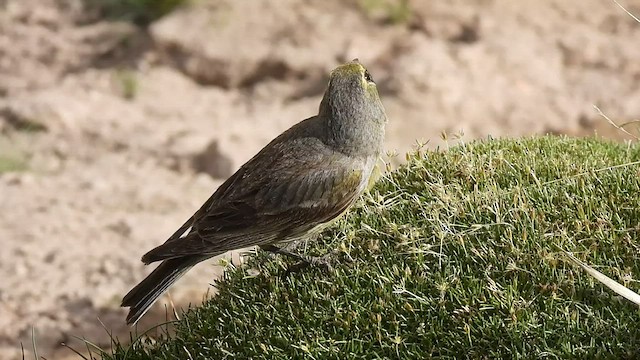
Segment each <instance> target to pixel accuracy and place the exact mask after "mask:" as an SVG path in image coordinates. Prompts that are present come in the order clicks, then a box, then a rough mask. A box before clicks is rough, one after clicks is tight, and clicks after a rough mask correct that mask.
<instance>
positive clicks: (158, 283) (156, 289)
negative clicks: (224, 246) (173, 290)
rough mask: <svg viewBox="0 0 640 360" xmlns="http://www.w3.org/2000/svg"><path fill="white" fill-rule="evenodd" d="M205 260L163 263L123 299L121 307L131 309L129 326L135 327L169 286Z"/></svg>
mask: <svg viewBox="0 0 640 360" xmlns="http://www.w3.org/2000/svg"><path fill="white" fill-rule="evenodd" d="M204 259H206V257H202V256H185V257H181V258H175V259H169V260H165V261H163V262H162V263H161V264H160V266H158V267H157V268H156V269H155V270H153V272H152V273H151V274H149V276H147V277H146V278H145V279H144V280H142V281H141V282H140V283H139V284H138V285H136V286H135V287H134V288H133V289H131V291H129V293H128V294H127V295H125V296H124V298H123V299H122V305H121V306H123V307H126V306H128V307H130V308H129V315H127V324H129V325H134V324H135V323H136V322H138V320H140V318H141V317H142V316H143V315H144V314H145V313H146V312H147V310H149V308H150V307H151V305H153V303H155V302H156V300H158V298H159V297H160V296H161V295H162V294H164V292H165V291H167V289H168V288H169V286H171V285H172V284H173V283H174V282H176V280H178V279H179V278H180V277H182V275H184V274H185V273H186V272H187V271H189V269H191V268H192V267H193V266H194V265H195V264H197V263H199V262H200V261H202V260H204Z"/></svg>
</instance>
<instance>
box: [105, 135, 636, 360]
mask: <svg viewBox="0 0 640 360" xmlns="http://www.w3.org/2000/svg"><path fill="white" fill-rule="evenodd" d="M408 160H409V161H408V164H407V165H406V166H403V167H401V168H400V169H399V170H397V171H395V172H393V173H392V174H390V175H389V176H387V177H385V178H383V179H382V180H381V181H380V182H379V183H378V184H377V186H376V187H375V189H373V190H372V192H371V194H370V195H367V196H365V197H364V201H361V202H359V204H358V205H357V206H356V208H355V209H353V210H352V211H351V212H350V213H349V215H348V216H347V217H345V218H344V219H343V220H341V221H340V222H339V224H338V225H337V226H334V227H333V228H332V229H330V230H328V231H326V232H325V233H323V236H322V239H321V240H320V241H319V242H317V243H313V244H310V246H311V248H309V249H308V251H307V253H311V254H322V253H324V252H326V251H327V250H328V249H336V248H337V249H342V250H343V251H344V253H345V254H349V255H350V256H351V257H352V258H353V259H354V261H353V262H344V263H342V264H341V265H338V266H337V267H336V269H335V272H334V273H332V274H328V273H324V272H322V271H320V270H315V269H313V270H308V271H304V272H301V273H297V274H292V275H289V276H283V274H284V273H285V267H286V266H287V264H286V263H284V261H287V260H284V259H282V258H279V257H278V258H272V257H269V256H267V255H266V254H264V253H263V252H259V253H258V255H257V256H255V257H253V258H251V259H250V260H249V262H248V264H247V265H244V266H241V267H238V268H235V269H230V270H229V271H228V272H227V274H226V276H225V278H224V279H223V280H221V281H220V282H219V283H217V285H216V286H217V288H218V290H219V293H218V295H217V296H216V297H215V298H213V299H212V300H210V301H208V302H207V303H206V304H204V305H203V306H202V307H200V308H197V309H195V310H193V311H189V312H188V313H187V314H185V316H184V317H183V319H182V320H181V321H180V322H178V323H177V324H176V332H175V334H173V335H171V336H170V337H166V336H164V337H161V338H160V339H156V340H153V341H152V340H151V339H150V338H147V337H140V338H138V339H136V341H135V342H134V343H133V345H131V346H129V345H121V344H117V343H116V344H115V345H114V350H113V351H114V354H113V355H109V356H112V357H113V358H115V359H202V358H210V359H223V358H233V357H235V358H251V359H290V358H309V359H377V358H415V359H422V358H427V357H443V358H472V359H478V358H557V357H562V358H565V357H573V358H640V310H639V309H638V307H637V306H635V305H633V304H632V303H630V302H628V301H626V300H625V299H622V298H620V297H619V296H616V295H615V294H614V293H612V292H611V291H609V290H608V289H606V288H605V287H604V286H602V285H601V284H600V283H598V282H596V281H595V280H593V278H591V277H590V276H589V275H587V274H586V273H584V272H582V271H581V270H580V269H579V268H578V267H576V266H574V265H572V264H571V263H569V262H568V260H567V259H566V257H565V256H564V255H563V253H562V251H561V249H564V250H567V251H571V252H574V254H575V255H576V257H578V258H579V259H581V260H583V261H585V262H586V263H588V264H590V265H592V266H593V267H595V268H596V269H598V270H599V271H601V272H603V273H605V274H607V275H609V276H610V277H612V278H614V279H615V280H617V281H619V282H621V283H623V284H626V285H628V286H629V287H630V288H631V289H633V290H635V291H638V289H639V288H640V283H638V281H637V280H639V279H640V261H639V260H638V259H639V257H640V240H638V232H639V230H640V226H639V224H640V173H639V171H640V167H639V166H638V165H637V164H635V163H632V162H636V161H638V160H640V147H639V146H636V145H633V146H627V145H622V144H617V143H609V142H605V141H602V140H597V139H569V138H562V137H540V138H530V139H517V140H491V141H483V142H476V143H472V144H467V145H462V146H457V147H454V148H452V149H450V150H448V151H445V152H441V151H423V152H419V153H415V154H413V155H410V156H409V158H408ZM345 256H346V255H345ZM634 279H635V280H634ZM107 357H108V356H107Z"/></svg>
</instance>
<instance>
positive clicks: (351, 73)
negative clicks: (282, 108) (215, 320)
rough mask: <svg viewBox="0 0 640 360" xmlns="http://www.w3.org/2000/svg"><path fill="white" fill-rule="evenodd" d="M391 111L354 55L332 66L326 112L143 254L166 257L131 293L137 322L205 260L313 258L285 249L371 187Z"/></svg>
mask: <svg viewBox="0 0 640 360" xmlns="http://www.w3.org/2000/svg"><path fill="white" fill-rule="evenodd" d="M387 121H388V120H387V115H386V112H385V109H384V106H383V105H382V101H381V100H380V96H379V94H378V90H377V86H376V83H375V82H374V80H373V78H372V77H371V74H370V73H369V71H368V70H367V69H366V68H365V67H364V66H363V65H362V64H361V63H360V62H359V61H358V59H354V60H352V61H350V62H347V63H344V64H341V65H339V66H338V67H336V68H335V69H333V70H332V71H331V72H330V74H329V81H328V85H327V87H326V90H325V92H324V95H323V97H322V100H321V102H320V106H319V109H318V113H317V115H315V116H311V117H309V118H307V119H305V120H302V121H301V122H299V123H297V124H295V125H293V126H292V127H291V128H289V129H288V130H286V131H285V132H283V133H282V134H280V135H279V136H277V137H276V138H275V139H273V140H272V141H271V142H270V143H268V144H267V145H266V146H265V147H264V148H263V149H262V150H261V151H260V152H258V153H257V154H256V155H255V156H254V157H253V158H251V159H250V160H249V161H247V162H246V163H245V164H244V165H242V166H241V167H240V168H239V169H238V171H237V172H235V173H234V174H233V175H231V177H229V178H228V179H227V180H226V181H225V182H224V183H223V184H222V185H220V186H219V187H218V188H217V190H216V191H215V192H214V193H213V195H211V197H209V199H208V200H207V201H206V202H205V203H204V204H203V205H202V206H201V207H200V208H199V209H198V210H197V211H196V212H195V214H193V216H191V217H190V218H189V219H188V220H187V221H185V223H184V224H183V225H182V226H181V227H180V228H179V229H178V230H177V231H175V233H173V235H171V236H170V237H169V239H168V240H166V242H165V243H163V244H162V245H160V246H158V247H156V248H154V249H152V250H150V251H149V252H147V253H146V254H144V255H143V256H142V262H143V263H144V264H145V265H148V264H151V263H154V262H160V265H159V266H158V267H156V268H155V269H154V270H153V271H152V272H151V273H150V274H149V275H148V276H147V277H146V278H145V279H144V280H142V281H141V282H140V283H139V284H138V285H136V286H135V287H133V288H132V289H131V290H130V291H129V292H128V293H127V294H126V295H125V296H124V297H123V299H122V304H121V306H122V307H129V314H128V315H127V318H126V322H127V324H129V325H135V324H136V323H137V322H138V320H139V319H140V318H141V317H142V316H143V315H144V314H145V313H146V312H147V310H149V308H150V307H151V305H153V304H154V303H155V302H156V301H157V300H158V298H159V297H160V296H161V295H162V294H164V292H165V291H167V289H168V288H169V287H170V286H171V285H172V284H173V283H174V282H176V281H177V280H178V279H179V278H180V277H181V276H183V275H184V274H185V273H186V272H187V271H189V270H190V269H191V268H192V267H193V266H195V265H196V264H198V263H200V262H202V261H204V260H207V259H209V258H211V257H214V256H217V255H220V254H223V253H225V252H227V251H230V250H235V249H240V248H245V247H250V246H258V247H260V248H261V249H262V250H265V251H269V252H272V253H276V254H282V255H288V256H291V257H293V258H295V259H298V260H299V261H302V262H304V263H307V264H312V265H313V264H322V263H323V262H322V260H323V259H322V258H321V257H309V256H304V255H301V254H297V253H294V252H292V251H289V250H287V249H286V248H285V246H284V245H286V244H287V243H289V242H292V241H298V240H302V239H305V238H308V237H310V236H311V235H312V234H317V233H318V232H319V231H320V230H321V229H323V228H324V227H326V226H327V225H328V224H330V223H331V222H332V221H335V220H336V219H337V218H338V217H340V216H341V215H342V214H343V213H345V212H346V211H347V210H348V209H349V207H351V206H352V205H353V204H354V202H355V201H356V200H357V199H358V198H359V197H360V195H361V194H362V193H363V192H364V191H365V190H366V189H367V188H368V186H369V183H370V180H371V178H372V173H374V172H375V171H374V169H376V168H377V163H378V159H379V157H380V154H381V151H382V148H383V142H384V135H385V126H386V123H387Z"/></svg>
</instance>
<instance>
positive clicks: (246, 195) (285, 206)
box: [143, 151, 369, 262]
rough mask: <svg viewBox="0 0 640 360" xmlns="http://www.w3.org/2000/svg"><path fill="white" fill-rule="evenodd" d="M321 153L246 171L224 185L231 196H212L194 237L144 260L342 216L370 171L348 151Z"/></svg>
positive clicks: (270, 237)
mask: <svg viewBox="0 0 640 360" xmlns="http://www.w3.org/2000/svg"><path fill="white" fill-rule="evenodd" d="M290 154H295V151H291V152H290ZM316 155H317V156H311V157H309V158H307V159H304V160H301V159H296V160H293V161H290V160H291V159H290V158H288V157H281V159H280V161H275V162H273V163H271V165H270V166H271V168H270V169H264V168H263V169H260V168H259V167H251V166H249V167H248V168H249V170H248V171H247V170H246V169H245V170H243V169H241V170H240V171H239V173H240V175H238V176H236V175H234V178H230V179H229V181H228V182H229V183H230V185H229V186H227V188H228V189H223V190H224V194H225V197H226V200H225V199H221V198H214V199H210V200H209V201H208V202H207V203H208V204H205V206H203V208H202V209H201V210H200V211H199V212H198V213H197V214H196V215H195V220H194V223H193V228H192V230H191V233H190V234H189V235H188V236H186V237H184V238H182V239H177V240H175V241H170V242H167V243H165V244H163V245H161V246H159V247H157V248H156V249H153V250H151V251H150V252H149V253H147V254H146V255H145V257H144V258H143V261H145V262H152V261H158V260H163V259H168V258H174V257H179V256H185V255H193V254H199V255H203V254H212V255H215V254H219V253H223V252H226V251H229V250H233V249H238V248H242V247H247V246H253V245H260V244H269V243H273V242H277V241H282V240H286V239H288V238H292V237H297V236H300V235H303V234H304V233H305V232H307V231H308V230H310V229H312V228H313V227H315V226H317V225H319V224H322V223H325V222H328V221H330V220H332V219H334V218H335V217H337V216H339V215H340V214H342V213H343V212H344V211H345V210H346V209H347V208H348V207H349V206H350V205H351V204H353V202H354V201H355V200H356V199H357V197H358V196H359V195H360V193H361V192H362V190H363V189H364V185H363V184H365V185H366V181H364V180H366V178H367V177H368V176H369V174H365V173H364V170H365V169H364V166H363V165H364V164H363V163H362V162H360V161H357V160H353V159H348V158H346V157H344V155H341V154H333V153H332V154H329V155H328V154H321V153H317V154H316ZM285 156H286V155H285ZM245 167H246V165H245ZM243 168H244V167H243Z"/></svg>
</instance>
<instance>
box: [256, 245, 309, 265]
mask: <svg viewBox="0 0 640 360" xmlns="http://www.w3.org/2000/svg"><path fill="white" fill-rule="evenodd" d="M260 248H261V249H262V250H264V251H268V252H271V253H274V254H280V255H286V256H288V257H290V258H293V259H296V260H298V261H307V262H309V258H308V257H307V256H304V255H300V254H297V253H294V252H292V251H289V250H286V249H283V248H280V247H277V246H275V245H260Z"/></svg>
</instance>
